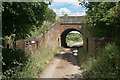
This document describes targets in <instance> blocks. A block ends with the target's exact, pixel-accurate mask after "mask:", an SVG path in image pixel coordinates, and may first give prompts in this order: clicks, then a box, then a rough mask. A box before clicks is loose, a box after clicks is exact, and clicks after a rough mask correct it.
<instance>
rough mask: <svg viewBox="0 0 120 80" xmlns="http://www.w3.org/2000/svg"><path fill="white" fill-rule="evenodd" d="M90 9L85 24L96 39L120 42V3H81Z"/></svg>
mask: <svg viewBox="0 0 120 80" xmlns="http://www.w3.org/2000/svg"><path fill="white" fill-rule="evenodd" d="M81 4H82V5H84V7H86V8H87V9H88V11H87V15H86V16H85V24H86V25H87V27H88V29H89V30H90V32H91V34H92V36H95V37H112V38H113V39H114V40H115V42H116V41H117V42H118V41H119V39H120V38H119V36H120V35H119V34H120V3H117V2H94V3H93V2H90V3H85V2H84V3H81Z"/></svg>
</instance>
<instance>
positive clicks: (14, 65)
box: [2, 48, 29, 78]
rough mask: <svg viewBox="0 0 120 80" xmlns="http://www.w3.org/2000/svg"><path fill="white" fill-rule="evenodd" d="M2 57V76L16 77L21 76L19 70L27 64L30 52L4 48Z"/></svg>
mask: <svg viewBox="0 0 120 80" xmlns="http://www.w3.org/2000/svg"><path fill="white" fill-rule="evenodd" d="M2 57H3V59H2V61H3V67H2V72H3V76H2V77H3V78H14V77H18V76H19V73H18V72H20V71H21V70H22V67H23V66H25V64H26V61H27V60H28V57H29V54H27V53H26V52H24V51H22V50H13V49H7V48H3V49H2Z"/></svg>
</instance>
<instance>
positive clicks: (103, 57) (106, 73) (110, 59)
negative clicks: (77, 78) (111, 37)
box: [78, 43, 120, 78]
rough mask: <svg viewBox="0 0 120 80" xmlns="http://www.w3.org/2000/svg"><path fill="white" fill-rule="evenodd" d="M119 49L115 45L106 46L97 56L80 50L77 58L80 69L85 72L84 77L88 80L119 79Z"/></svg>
mask: <svg viewBox="0 0 120 80" xmlns="http://www.w3.org/2000/svg"><path fill="white" fill-rule="evenodd" d="M119 49H120V48H119V47H118V46H116V45H115V43H111V44H108V45H107V46H106V47H105V48H104V49H102V50H101V51H100V52H99V53H97V55H92V54H89V53H87V52H85V51H84V50H83V49H80V50H79V54H78V58H79V62H80V64H81V67H82V68H84V69H85V70H86V71H85V72H84V75H85V76H86V77H89V78H120V76H119V71H120V68H119V65H120V62H119V58H120V53H119Z"/></svg>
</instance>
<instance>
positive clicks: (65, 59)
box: [40, 49, 84, 78]
mask: <svg viewBox="0 0 120 80" xmlns="http://www.w3.org/2000/svg"><path fill="white" fill-rule="evenodd" d="M83 71H84V70H83V69H81V68H80V67H79V65H78V60H77V58H76V56H73V54H72V52H71V50H70V49H64V50H61V52H60V53H59V54H57V55H56V57H55V59H53V60H52V61H51V62H50V64H49V65H48V66H47V67H46V68H45V69H44V71H43V73H42V74H41V75H40V78H82V77H83V76H82V73H83Z"/></svg>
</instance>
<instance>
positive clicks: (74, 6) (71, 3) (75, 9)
mask: <svg viewBox="0 0 120 80" xmlns="http://www.w3.org/2000/svg"><path fill="white" fill-rule="evenodd" d="M79 3H80V2H79V1H78V0H53V2H52V4H51V5H49V8H51V9H53V10H54V12H56V14H57V15H58V16H62V15H63V14H66V13H67V14H68V15H69V16H83V15H85V11H87V10H86V9H85V8H84V7H82V6H81V5H79Z"/></svg>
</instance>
